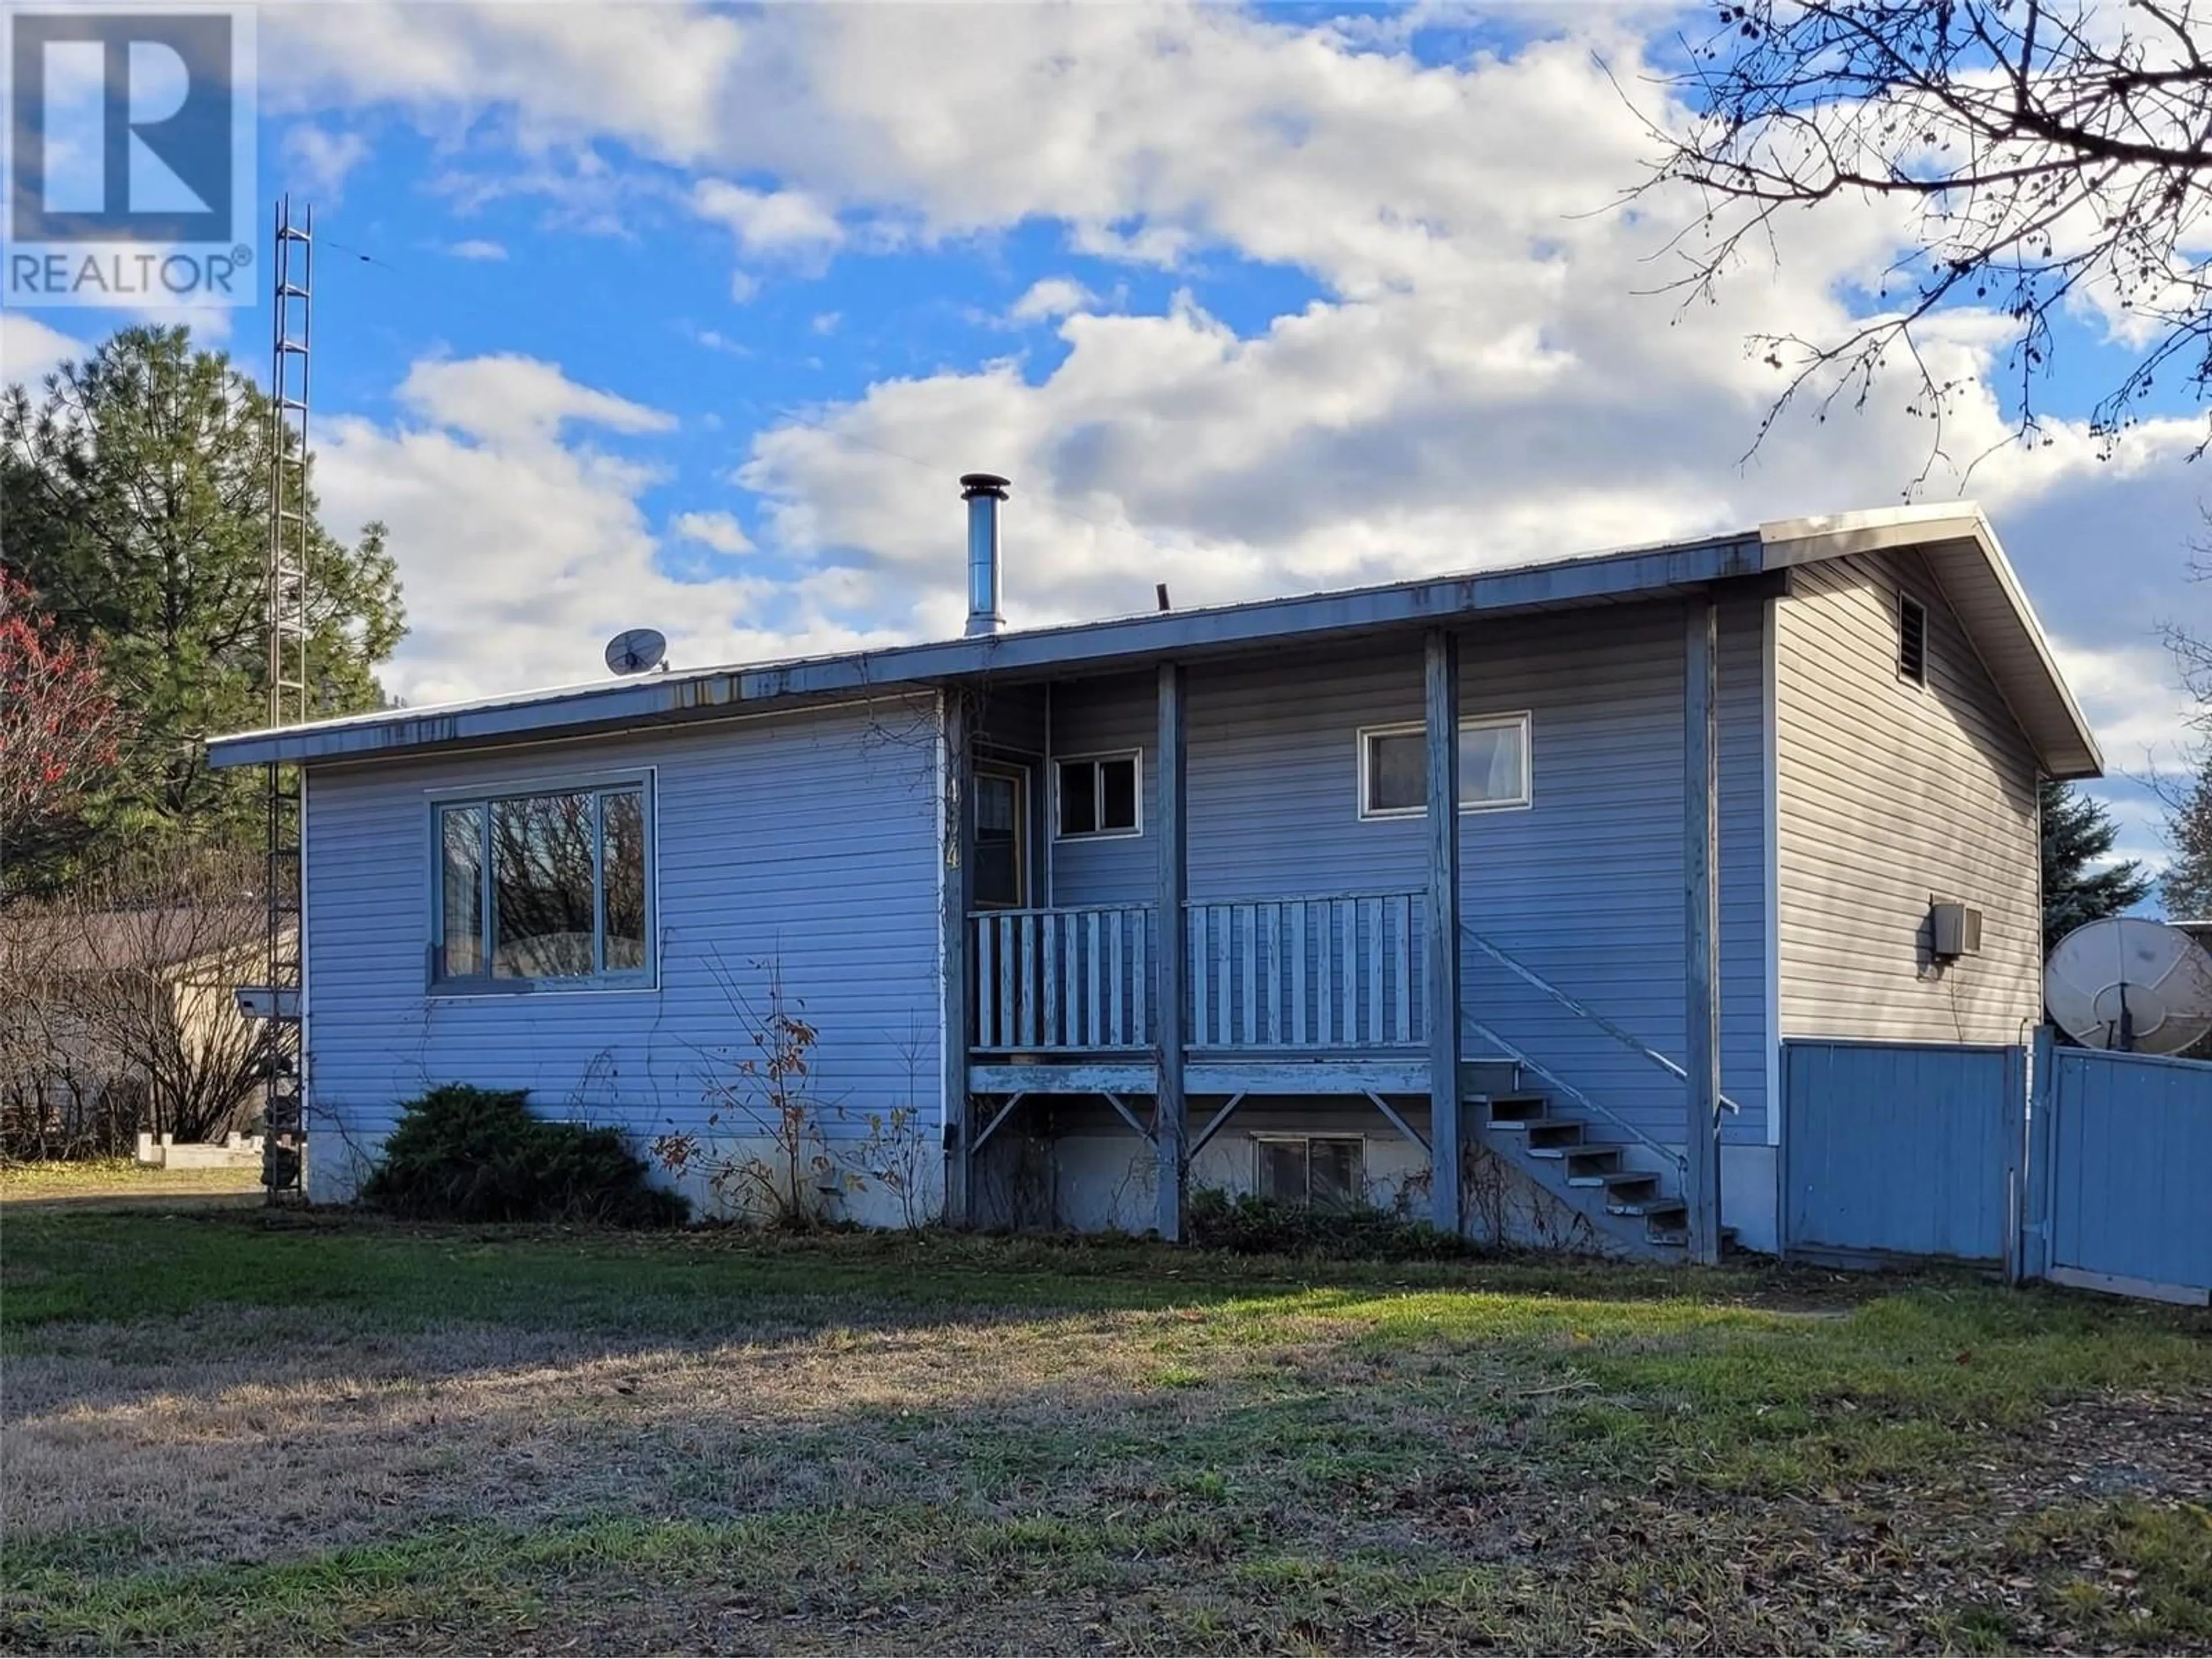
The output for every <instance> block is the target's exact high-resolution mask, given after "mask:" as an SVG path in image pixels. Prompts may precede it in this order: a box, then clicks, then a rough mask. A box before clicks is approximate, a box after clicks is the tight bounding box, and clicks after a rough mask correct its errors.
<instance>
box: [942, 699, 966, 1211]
mask: <svg viewBox="0 0 2212 1659" xmlns="http://www.w3.org/2000/svg"><path fill="white" fill-rule="evenodd" d="M944 699H945V701H944V709H945V750H944V757H943V758H944V771H945V775H944V776H943V777H942V778H941V779H939V784H938V787H939V788H940V789H942V790H943V791H944V792H945V793H944V801H945V805H944V813H943V817H942V823H943V825H944V835H945V845H944V846H943V848H940V849H939V856H940V857H942V858H943V860H944V861H945V866H944V881H943V884H942V887H943V892H942V897H941V901H940V910H941V915H940V917H939V927H940V928H941V929H942V934H941V943H940V945H939V951H938V955H939V960H940V961H941V962H942V963H943V966H944V973H945V980H944V984H943V987H942V990H941V994H940V997H939V1005H940V1006H941V1007H942V1008H943V1010H944V1017H945V1023H944V1029H943V1030H941V1031H940V1032H939V1034H938V1048H939V1052H940V1053H941V1054H943V1056H944V1062H945V1106H944V1128H943V1133H944V1137H945V1218H946V1219H947V1220H948V1221H950V1222H951V1223H952V1224H953V1225H956V1226H961V1227H967V1226H973V1225H975V1146H974V1125H973V1124H972V1123H971V1122H970V1121H969V1119H970V1117H971V1115H972V1114H970V1112H969V1109H968V1031H969V1011H968V889H969V867H968V866H969V856H968V854H969V848H972V847H973V846H974V845H975V791H974V790H973V789H972V788H970V787H969V769H968V749H969V726H970V725H971V721H970V720H969V708H968V696H967V693H965V692H964V691H960V690H946V691H945V693H944Z"/></svg>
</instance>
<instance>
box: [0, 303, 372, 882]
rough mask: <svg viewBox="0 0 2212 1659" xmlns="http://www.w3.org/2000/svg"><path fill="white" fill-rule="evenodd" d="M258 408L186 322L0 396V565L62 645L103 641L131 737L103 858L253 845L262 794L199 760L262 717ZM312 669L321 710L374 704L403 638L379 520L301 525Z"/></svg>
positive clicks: (255, 397)
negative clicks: (348, 533)
mask: <svg viewBox="0 0 2212 1659" xmlns="http://www.w3.org/2000/svg"><path fill="white" fill-rule="evenodd" d="M269 409H270V406H269V400H268V398H266V397H265V396H264V394H263V392H262V391H261V389H260V388H259V387H258V386H255V385H254V383H253V382H252V380H250V379H249V378H247V377H246V375H245V374H241V373H240V372H239V371H238V370H237V369H235V368H233V367H232V366H231V364H230V362H229V360H228V358H226V357H225V356H222V354H221V353H218V352H211V351H196V350H194V349H192V344H191V336H190V335H189V333H188V332H187V331H185V330H184V329H182V328H168V329H164V328H146V327H138V328H127V329H124V330H122V331H119V332H118V333H117V334H115V335H114V336H112V337H111V338H109V339H108V340H107V341H106V343H104V344H102V345H101V346H100V347H99V348H98V349H96V350H94V352H93V353H92V354H91V355H90V356H88V358H86V359H85V360H84V361H83V362H70V363H64V365H62V367H61V368H60V369H59V370H58V371H57V372H56V373H55V374H52V375H49V376H48V377H47V378H46V382H45V385H44V386H43V387H42V388H41V393H40V396H38V397H35V398H34V397H33V395H32V394H31V392H29V391H28V389H27V388H26V387H23V386H10V387H9V388H8V390H7V392H6V395H5V399H4V402H0V517H4V520H5V522H6V524H7V526H8V559H9V565H10V567H11V568H13V570H14V572H15V574H16V575H17V576H18V577H19V578H20V579H21V580H23V581H24V582H26V583H27V584H28V586H29V587H30V589H31V590H32V592H33V593H34V595H35V596H36V603H37V604H38V605H39V606H40V609H41V610H43V611H45V612H46V613H47V614H48V615H49V616H51V617H52V618H53V620H54V622H55V623H56V624H57V625H58V627H59V628H60V629H62V630H64V633H65V634H66V635H69V636H70V637H71V638H74V639H76V640H80V641H84V642H86V643H88V644H91V645H94V646H96V647H98V649H99V652H100V662H101V665H102V669H103V671H104V673H105V675H106V681H107V684H108V686H109V688H110V689H111V690H112V692H113V693H114V695H115V697H116V700H117V701H118V702H119V703H120V704H121V705H122V707H123V708H125V710H126V711H127V712H128V714H129V715H130V717H131V732H130V734H129V736H128V737H127V738H126V739H125V743H124V744H123V750H122V753H121V755H120V756H119V757H118V764H117V766H116V769H115V772H114V776H113V779H112V782H111V783H110V784H109V785H108V786H107V787H105V788H104V789H103V790H102V791H101V792H100V794H99V796H98V797H97V798H96V799H94V801H93V802H92V803H90V805H89V807H88V818H89V819H90V820H91V821H92V822H93V823H94V824H95V825H96V826H97V827H98V829H100V834H101V837H102V840H103V842H104V843H105V845H106V848H107V849H108V850H111V851H112V850H117V849H119V848H123V847H125V846H131V845H134V844H137V843H138V842H142V841H143V839H144V838H145V837H147V836H155V837H156V838H162V837H168V836H174V837H176V838H179V839H185V840H196V841H207V840H230V841H234V842H240V843H244V842H251V841H252V840H254V839H255V838H257V837H258V834H259V831H258V827H257V826H258V817H257V813H258V804H257V803H258V797H257V795H256V793H255V792H256V790H257V789H258V783H257V781H256V780H255V779H254V778H252V776H249V775H244V774H241V773H216V772H212V771H210V769H209V768H208V766H207V762H206V751H205V747H204V744H205V739H206V738H209V737H210V736H211V735H214V734H216V733H219V732H227V731H236V730H240V729H243V728H246V727H251V726H258V725H260V724H261V723H263V721H264V719H265V718H266V708H267V696H266V692H265V690H264V687H265V683H266V680H267V635H266V631H265V625H264V598H263V594H264V571H265V568H266V562H267V558H268V549H269V470H270V462H269V439H270V418H269ZM307 505H308V511H309V565H310V568H311V570H312V573H313V574H312V582H311V590H312V600H311V610H310V615H309V618H308V622H309V628H310V636H309V644H308V661H309V664H310V672H311V673H312V675H313V678H314V684H313V687H312V688H311V690H310V699H311V702H312V703H313V708H314V712H315V713H317V714H346V713H350V712H353V711H355V710H357V709H363V708H374V707H375V706H376V705H377V701H378V696H379V694H378V690H377V684H376V679H375V672H374V671H375V668H376V665H378V664H380V663H381V662H383V661H384V660H385V659H386V658H388V657H389V656H390V655H391V654H392V647H394V646H395V645H397V644H398V641H399V638H400V636H401V635H402V634H403V633H404V620H403V617H404V613H403V611H402V610H401V606H400V601H399V586H398V578H397V576H396V574H395V573H394V571H393V568H392V560H391V558H390V557H389V556H387V555H386V552H385V550H384V532H383V527H382V526H380V525H374V524H372V525H370V526H367V527H365V528H364V529H363V530H362V533H361V537H360V538H359V541H358V542H357V544H355V545H351V546H349V545H347V544H345V543H343V542H341V541H339V540H338V539H337V538H335V537H333V536H331V534H330V533H329V532H327V531H326V530H325V529H324V528H323V526H321V524H320V523H319V521H317V520H315V519H314V516H313V495H312V494H310V496H309V499H308V503H307Z"/></svg>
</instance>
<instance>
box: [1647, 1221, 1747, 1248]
mask: <svg viewBox="0 0 2212 1659" xmlns="http://www.w3.org/2000/svg"><path fill="white" fill-rule="evenodd" d="M1647 1237H1650V1241H1651V1242H1652V1243H1654V1244H1657V1245H1661V1246H1662V1247H1664V1248H1665V1249H1673V1250H1686V1249H1689V1248H1690V1234H1689V1230H1688V1229H1687V1228H1682V1227H1654V1228H1652V1229H1650V1231H1649V1233H1648V1234H1647ZM1734 1248H1735V1228H1733V1227H1729V1226H1725V1225H1723V1227H1722V1228H1721V1249H1722V1252H1723V1254H1725V1253H1726V1252H1728V1251H1729V1250H1731V1249H1734Z"/></svg>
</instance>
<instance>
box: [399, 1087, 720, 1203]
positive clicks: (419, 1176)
mask: <svg viewBox="0 0 2212 1659" xmlns="http://www.w3.org/2000/svg"><path fill="white" fill-rule="evenodd" d="M525 1101H526V1097H525V1094H524V1091H521V1090H519V1089H515V1090H501V1089H477V1088H471V1087H470V1086H469V1085H466V1084H459V1083H449V1084H447V1085H443V1086H441V1087H440V1088H436V1089H433V1090H431V1091H430V1092H429V1093H428V1094H426V1095H424V1096H423V1097H422V1098H421V1099H420V1100H416V1101H411V1102H410V1103H408V1105H407V1106H406V1108H405V1109H404V1111H403V1112H402V1113H401V1115H400V1119H399V1125H398V1127H397V1128H395V1129H393V1130H392V1135H391V1138H390V1139H387V1140H386V1142H385V1143H384V1156H383V1158H382V1159H381V1160H380V1162H379V1163H378V1164H377V1166H376V1169H375V1171H374V1173H373V1174H372V1175H371V1176H369V1178H368V1182H367V1184H366V1185H364V1186H363V1187H362V1192H361V1197H362V1203H364V1204H367V1205H369V1206H372V1207H374V1208H376V1209H380V1210H386V1211H389V1212H391V1213H392V1214H394V1215H402V1216H407V1217H410V1218H413V1219H416V1220H419V1221H592V1222H601V1223H605V1224H606V1225H610V1226H617V1227H672V1226H677V1225H680V1224H681V1223H682V1222H683V1220H684V1217H685V1216H686V1215H687V1214H689V1213H690V1205H689V1204H688V1203H686V1202H685V1201H684V1199H682V1198H681V1197H679V1196H678V1194H674V1193H671V1192H668V1191H665V1190H664V1189H663V1188H659V1187H655V1186H653V1184H652V1182H650V1181H648V1180H647V1176H646V1167H645V1164H644V1163H643V1162H642V1161H641V1159H639V1158H637V1157H636V1156H635V1154H633V1153H632V1152H630V1150H629V1146H627V1145H626V1144H624V1142H623V1138H622V1136H621V1135H620V1134H618V1133H616V1132H615V1131H614V1130H612V1129H595V1128H591V1127H586V1126H585V1125H583V1124H580V1123H555V1122H550V1121H547V1120H546V1119H544V1118H542V1117H537V1116H534V1115H532V1113H531V1111H530V1109H529V1108H528V1106H527V1105H526V1103H525Z"/></svg>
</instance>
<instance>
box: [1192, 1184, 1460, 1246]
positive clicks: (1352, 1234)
mask: <svg viewBox="0 0 2212 1659" xmlns="http://www.w3.org/2000/svg"><path fill="white" fill-rule="evenodd" d="M1189 1216H1190V1239H1191V1243H1194V1244H1196V1245H1199V1246H1200V1247H1202V1248H1204V1249H1213V1250H1226V1251H1227V1252H1229V1253H1230V1254H1231V1255H1305V1256H1322V1257H1325V1258H1327V1259H1328V1260H1330V1261H1445V1260H1448V1259H1449V1258H1450V1257H1453V1256H1462V1255H1474V1253H1475V1252H1474V1245H1473V1244H1471V1243H1469V1242H1468V1240H1466V1239H1464V1238H1455V1237H1453V1236H1452V1235H1451V1234H1449V1233H1443V1232H1438V1231H1437V1230H1436V1229H1435V1228H1434V1227H1432V1226H1431V1225H1429V1224H1428V1223H1427V1222H1425V1221H1415V1220H1412V1219H1410V1218H1407V1217H1406V1216H1402V1215H1400V1214H1398V1213H1397V1212H1395V1211H1391V1210H1378V1209H1376V1208H1375V1207H1374V1206H1372V1205H1368V1204H1341V1205H1327V1206H1312V1207H1309V1206H1306V1205H1303V1204H1285V1203H1283V1202H1281V1201H1280V1200H1277V1199H1272V1198H1255V1197H1253V1196H1251V1195H1250V1194H1246V1195H1244V1196H1243V1197H1239V1198H1231V1196H1230V1195H1229V1194H1226V1193H1225V1192H1223V1191H1221V1190H1220V1189H1219V1188H1201V1189H1200V1190H1199V1191H1197V1192H1194V1193H1193V1194H1191V1195H1190V1211H1189Z"/></svg>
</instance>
